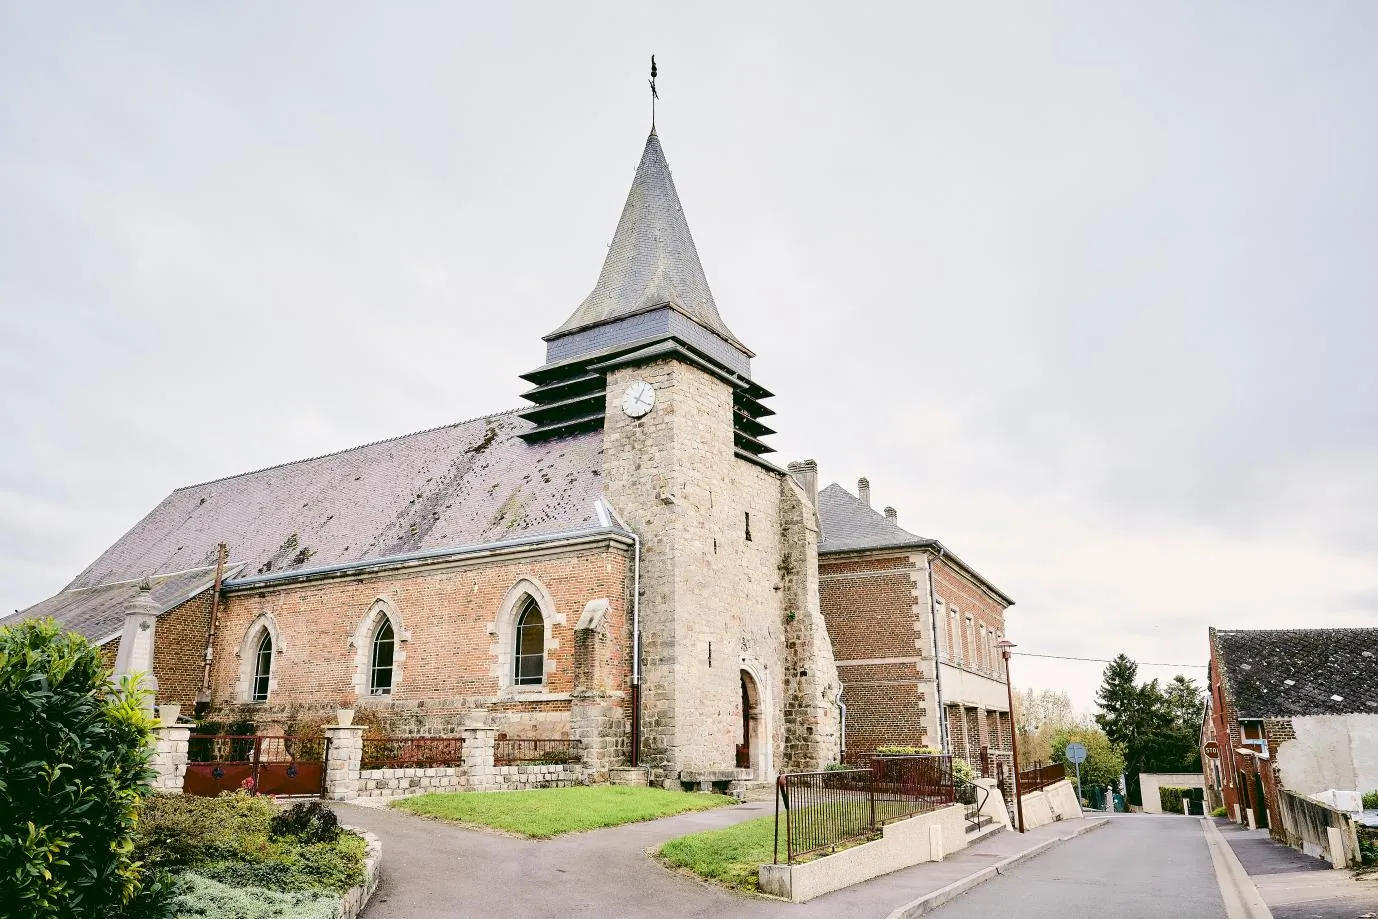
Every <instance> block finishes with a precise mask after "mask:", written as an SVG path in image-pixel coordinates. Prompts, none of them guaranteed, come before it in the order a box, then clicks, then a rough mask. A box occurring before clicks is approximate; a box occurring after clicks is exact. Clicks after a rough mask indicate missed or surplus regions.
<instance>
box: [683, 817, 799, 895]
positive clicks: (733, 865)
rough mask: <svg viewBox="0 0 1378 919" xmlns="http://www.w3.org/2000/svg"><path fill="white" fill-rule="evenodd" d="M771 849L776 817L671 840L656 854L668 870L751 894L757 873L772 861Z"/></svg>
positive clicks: (773, 841)
mask: <svg viewBox="0 0 1378 919" xmlns="http://www.w3.org/2000/svg"><path fill="white" fill-rule="evenodd" d="M774 845H775V817H774V815H771V816H767V817H757V818H756V819H754V820H744V821H742V822H741V823H738V824H734V825H733V826H729V827H724V828H723V829H721V830H708V831H707V832H704V833H694V834H693V835H691V836H681V837H679V838H678V839H672V840H670V841H669V842H667V843H665V844H664V845H662V846H661V847H660V850H659V851H658V852H657V853H656V854H657V855H659V856H660V858H661V860H662V861H664V862H665V863H666V864H668V865H670V866H671V867H674V868H681V869H683V870H685V871H690V872H693V873H694V874H697V875H698V876H699V877H701V878H705V879H707V880H710V881H712V882H714V883H715V884H722V885H723V886H724V887H732V888H735V889H737V890H745V891H749V892H752V893H754V892H755V891H756V889H757V869H758V868H759V867H760V866H761V865H764V864H766V863H768V862H770V861H772V860H773V859H774V854H773V848H774Z"/></svg>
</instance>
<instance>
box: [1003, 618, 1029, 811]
mask: <svg viewBox="0 0 1378 919" xmlns="http://www.w3.org/2000/svg"><path fill="white" fill-rule="evenodd" d="M996 647H997V648H999V649H1000V656H1001V657H1003V658H1004V659H1005V695H1006V697H1007V698H1008V699H1009V702H1010V756H1012V757H1013V758H1014V770H1013V772H1014V810H1015V813H1016V814H1018V815H1019V832H1021V833H1022V832H1024V802H1023V801H1021V800H1020V798H1019V728H1018V727H1017V726H1016V725H1015V723H1014V682H1013V681H1012V680H1011V679H1010V649H1011V648H1014V647H1017V645H1015V643H1014V642H1012V641H1010V640H1009V639H1008V638H1002V639H1001V640H1000V641H999V642H998V643H997V644H996Z"/></svg>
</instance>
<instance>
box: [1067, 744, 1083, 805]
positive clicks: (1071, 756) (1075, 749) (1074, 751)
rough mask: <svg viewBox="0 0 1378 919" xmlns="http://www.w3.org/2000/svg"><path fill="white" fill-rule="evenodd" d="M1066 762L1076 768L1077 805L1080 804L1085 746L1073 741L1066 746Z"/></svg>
mask: <svg viewBox="0 0 1378 919" xmlns="http://www.w3.org/2000/svg"><path fill="white" fill-rule="evenodd" d="M1066 753H1067V762H1069V763H1071V764H1072V765H1074V766H1076V767H1077V803H1078V804H1080V803H1081V764H1082V763H1084V762H1086V745H1085V744H1079V743H1076V742H1075V741H1073V742H1072V743H1069V744H1068V745H1067V750H1066Z"/></svg>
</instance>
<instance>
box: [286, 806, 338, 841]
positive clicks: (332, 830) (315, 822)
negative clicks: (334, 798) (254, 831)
mask: <svg viewBox="0 0 1378 919" xmlns="http://www.w3.org/2000/svg"><path fill="white" fill-rule="evenodd" d="M269 832H270V833H271V834H272V835H274V836H295V837H297V838H298V839H300V840H302V841H303V842H334V841H335V840H337V839H339V838H340V818H339V817H336V816H335V812H334V811H333V810H331V809H330V808H328V807H326V806H325V805H324V804H322V803H321V802H319V801H298V802H297V803H296V804H293V805H292V806H291V807H289V808H287V810H284V811H278V813H277V814H276V815H275V816H274V817H273V820H272V824H271V826H270V828H269Z"/></svg>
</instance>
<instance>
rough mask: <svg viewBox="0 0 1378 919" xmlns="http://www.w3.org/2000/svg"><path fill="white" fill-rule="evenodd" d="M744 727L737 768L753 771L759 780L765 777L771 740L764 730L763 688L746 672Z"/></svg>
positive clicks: (742, 679)
mask: <svg viewBox="0 0 1378 919" xmlns="http://www.w3.org/2000/svg"><path fill="white" fill-rule="evenodd" d="M741 684H742V726H741V736H740V737H739V738H738V740H737V763H736V765H737V768H738V769H752V770H755V772H756V777H757V778H758V779H760V778H764V777H765V763H766V759H765V752H766V750H767V748H768V747H769V744H770V739H769V737H768V736H766V734H765V732H764V731H763V730H762V728H763V726H764V725H765V710H764V708H763V707H762V705H761V687H760V685H759V684H758V683H757V682H756V678H755V677H754V676H752V675H751V673H750V672H748V671H746V670H742V671H741Z"/></svg>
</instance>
